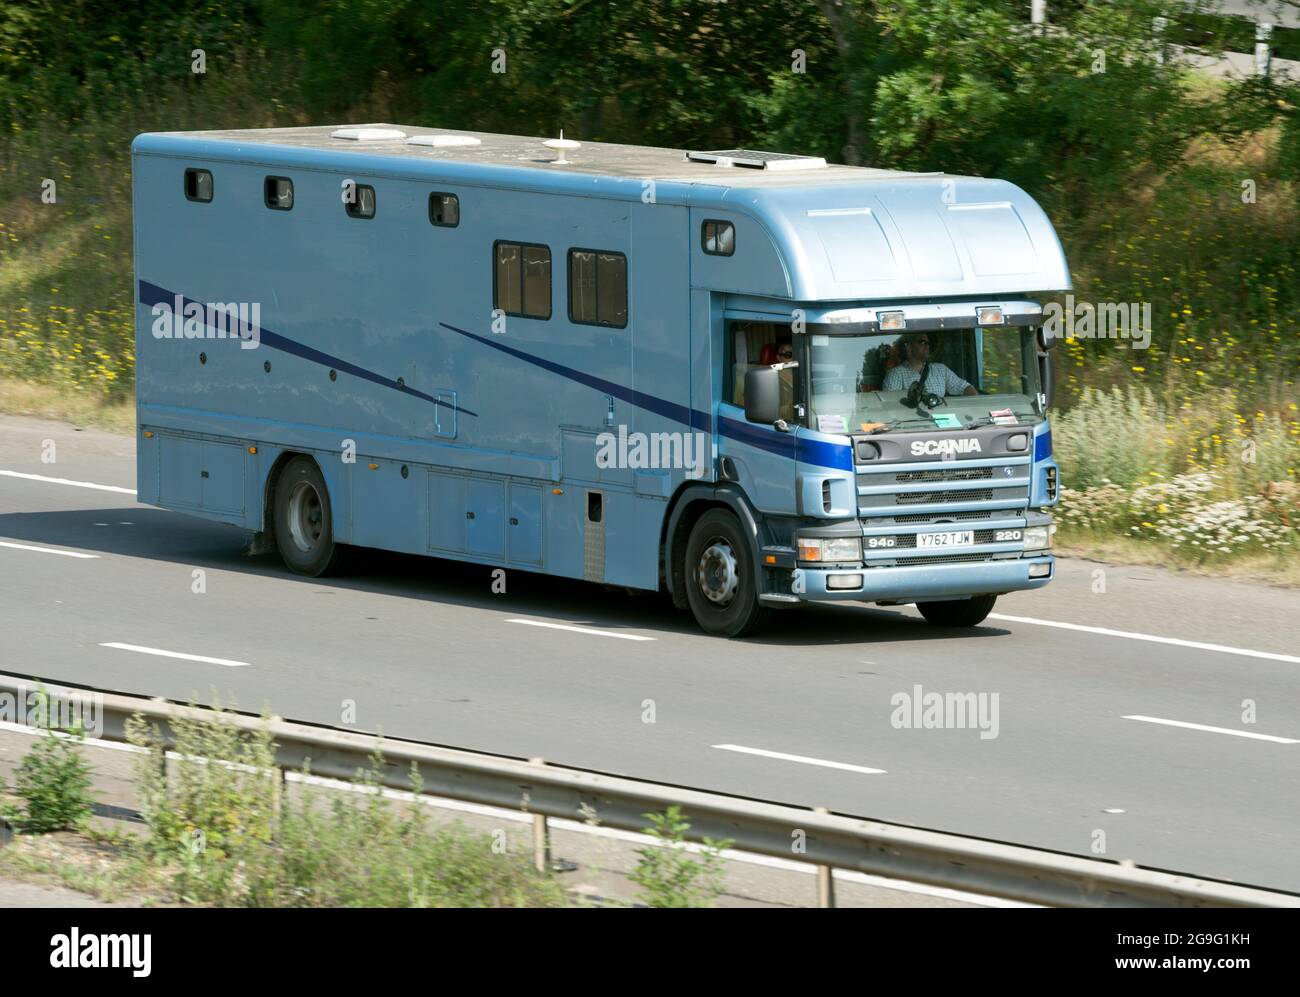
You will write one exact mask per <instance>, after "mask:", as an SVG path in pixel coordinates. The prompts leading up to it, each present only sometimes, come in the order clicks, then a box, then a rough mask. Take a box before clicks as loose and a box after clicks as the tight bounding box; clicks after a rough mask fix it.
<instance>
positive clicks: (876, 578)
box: [762, 554, 1056, 603]
mask: <svg viewBox="0 0 1300 997" xmlns="http://www.w3.org/2000/svg"><path fill="white" fill-rule="evenodd" d="M1036 564H1047V565H1048V566H1049V568H1048V573H1047V574H1046V575H1044V576H1042V577H1041V578H1030V577H1029V569H1030V567H1031V566H1033V565H1036ZM1055 574H1056V559H1055V558H1054V557H1052V555H1050V554H1044V555H1042V556H1039V557H1021V558H1007V559H1003V560H990V561H979V562H977V563H971V564H928V565H924V566H922V565H918V566H916V567H897V568H807V567H804V568H796V569H795V572H794V577H793V579H792V582H793V584H792V586H791V588H792V596H791V595H784V596H779V597H777V598H776V599H763V600H762V601H763V602H765V603H768V602H771V603H790V602H793V601H795V600H797V601H799V602H924V601H927V600H933V599H960V598H965V597H967V596H972V595H985V594H988V593H1002V592H1017V591H1020V590H1022V589H1036V588H1042V587H1043V586H1044V585H1046V584H1047V583H1048V582H1050V581H1051V580H1052V578H1053V577H1054V576H1055ZM834 575H840V576H843V575H861V576H862V585H861V587H859V588H849V589H832V588H828V587H827V581H828V579H830V578H831V577H832V576H834Z"/></svg>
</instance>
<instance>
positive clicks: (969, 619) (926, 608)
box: [916, 595, 998, 627]
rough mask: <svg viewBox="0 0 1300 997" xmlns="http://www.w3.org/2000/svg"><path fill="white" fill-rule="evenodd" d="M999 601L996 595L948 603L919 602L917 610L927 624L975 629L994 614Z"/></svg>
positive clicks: (973, 597)
mask: <svg viewBox="0 0 1300 997" xmlns="http://www.w3.org/2000/svg"><path fill="white" fill-rule="evenodd" d="M997 601H998V597H997V596H995V595H977V596H972V597H971V598H969V599H951V600H948V601H946V602H918V603H917V604H916V608H917V609H919V610H920V611H921V615H922V616H924V617H925V618H926V621H927V622H929V623H933V624H934V625H935V626H936V627H974V626H979V624H981V623H983V622H984V618H985V617H986V616H988V615H989V613H991V612H993V604H994V603H995V602H997Z"/></svg>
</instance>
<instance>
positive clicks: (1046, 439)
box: [1034, 429, 1052, 460]
mask: <svg viewBox="0 0 1300 997" xmlns="http://www.w3.org/2000/svg"><path fill="white" fill-rule="evenodd" d="M1050 456H1052V431H1051V430H1050V429H1049V430H1048V431H1047V432H1045V433H1040V434H1039V435H1038V436H1035V437H1034V460H1046V459H1047V458H1048V457H1050Z"/></svg>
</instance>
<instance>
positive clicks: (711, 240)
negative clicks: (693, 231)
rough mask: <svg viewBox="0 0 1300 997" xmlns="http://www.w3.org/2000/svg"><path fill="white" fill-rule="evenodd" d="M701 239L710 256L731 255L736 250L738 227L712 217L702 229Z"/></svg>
mask: <svg viewBox="0 0 1300 997" xmlns="http://www.w3.org/2000/svg"><path fill="white" fill-rule="evenodd" d="M700 241H701V242H702V243H703V245H704V251H705V252H706V253H708V254H709V255H710V256H731V255H732V254H733V253H735V251H736V227H735V226H734V225H732V224H731V222H720V221H715V220H712V219H710V220H708V221H705V223H704V226H703V228H702V229H701V231H700Z"/></svg>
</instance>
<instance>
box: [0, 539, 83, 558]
mask: <svg viewBox="0 0 1300 997" xmlns="http://www.w3.org/2000/svg"><path fill="white" fill-rule="evenodd" d="M0 547H12V548H13V549H14V550H34V551H36V552H38V553H40V554H61V555H63V556H64V557H85V558H97V557H99V555H98V554H83V553H81V552H80V551H76V550H55V549H54V548H53V547H33V546H31V545H30V544H11V543H7V542H5V541H4V540H0Z"/></svg>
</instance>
